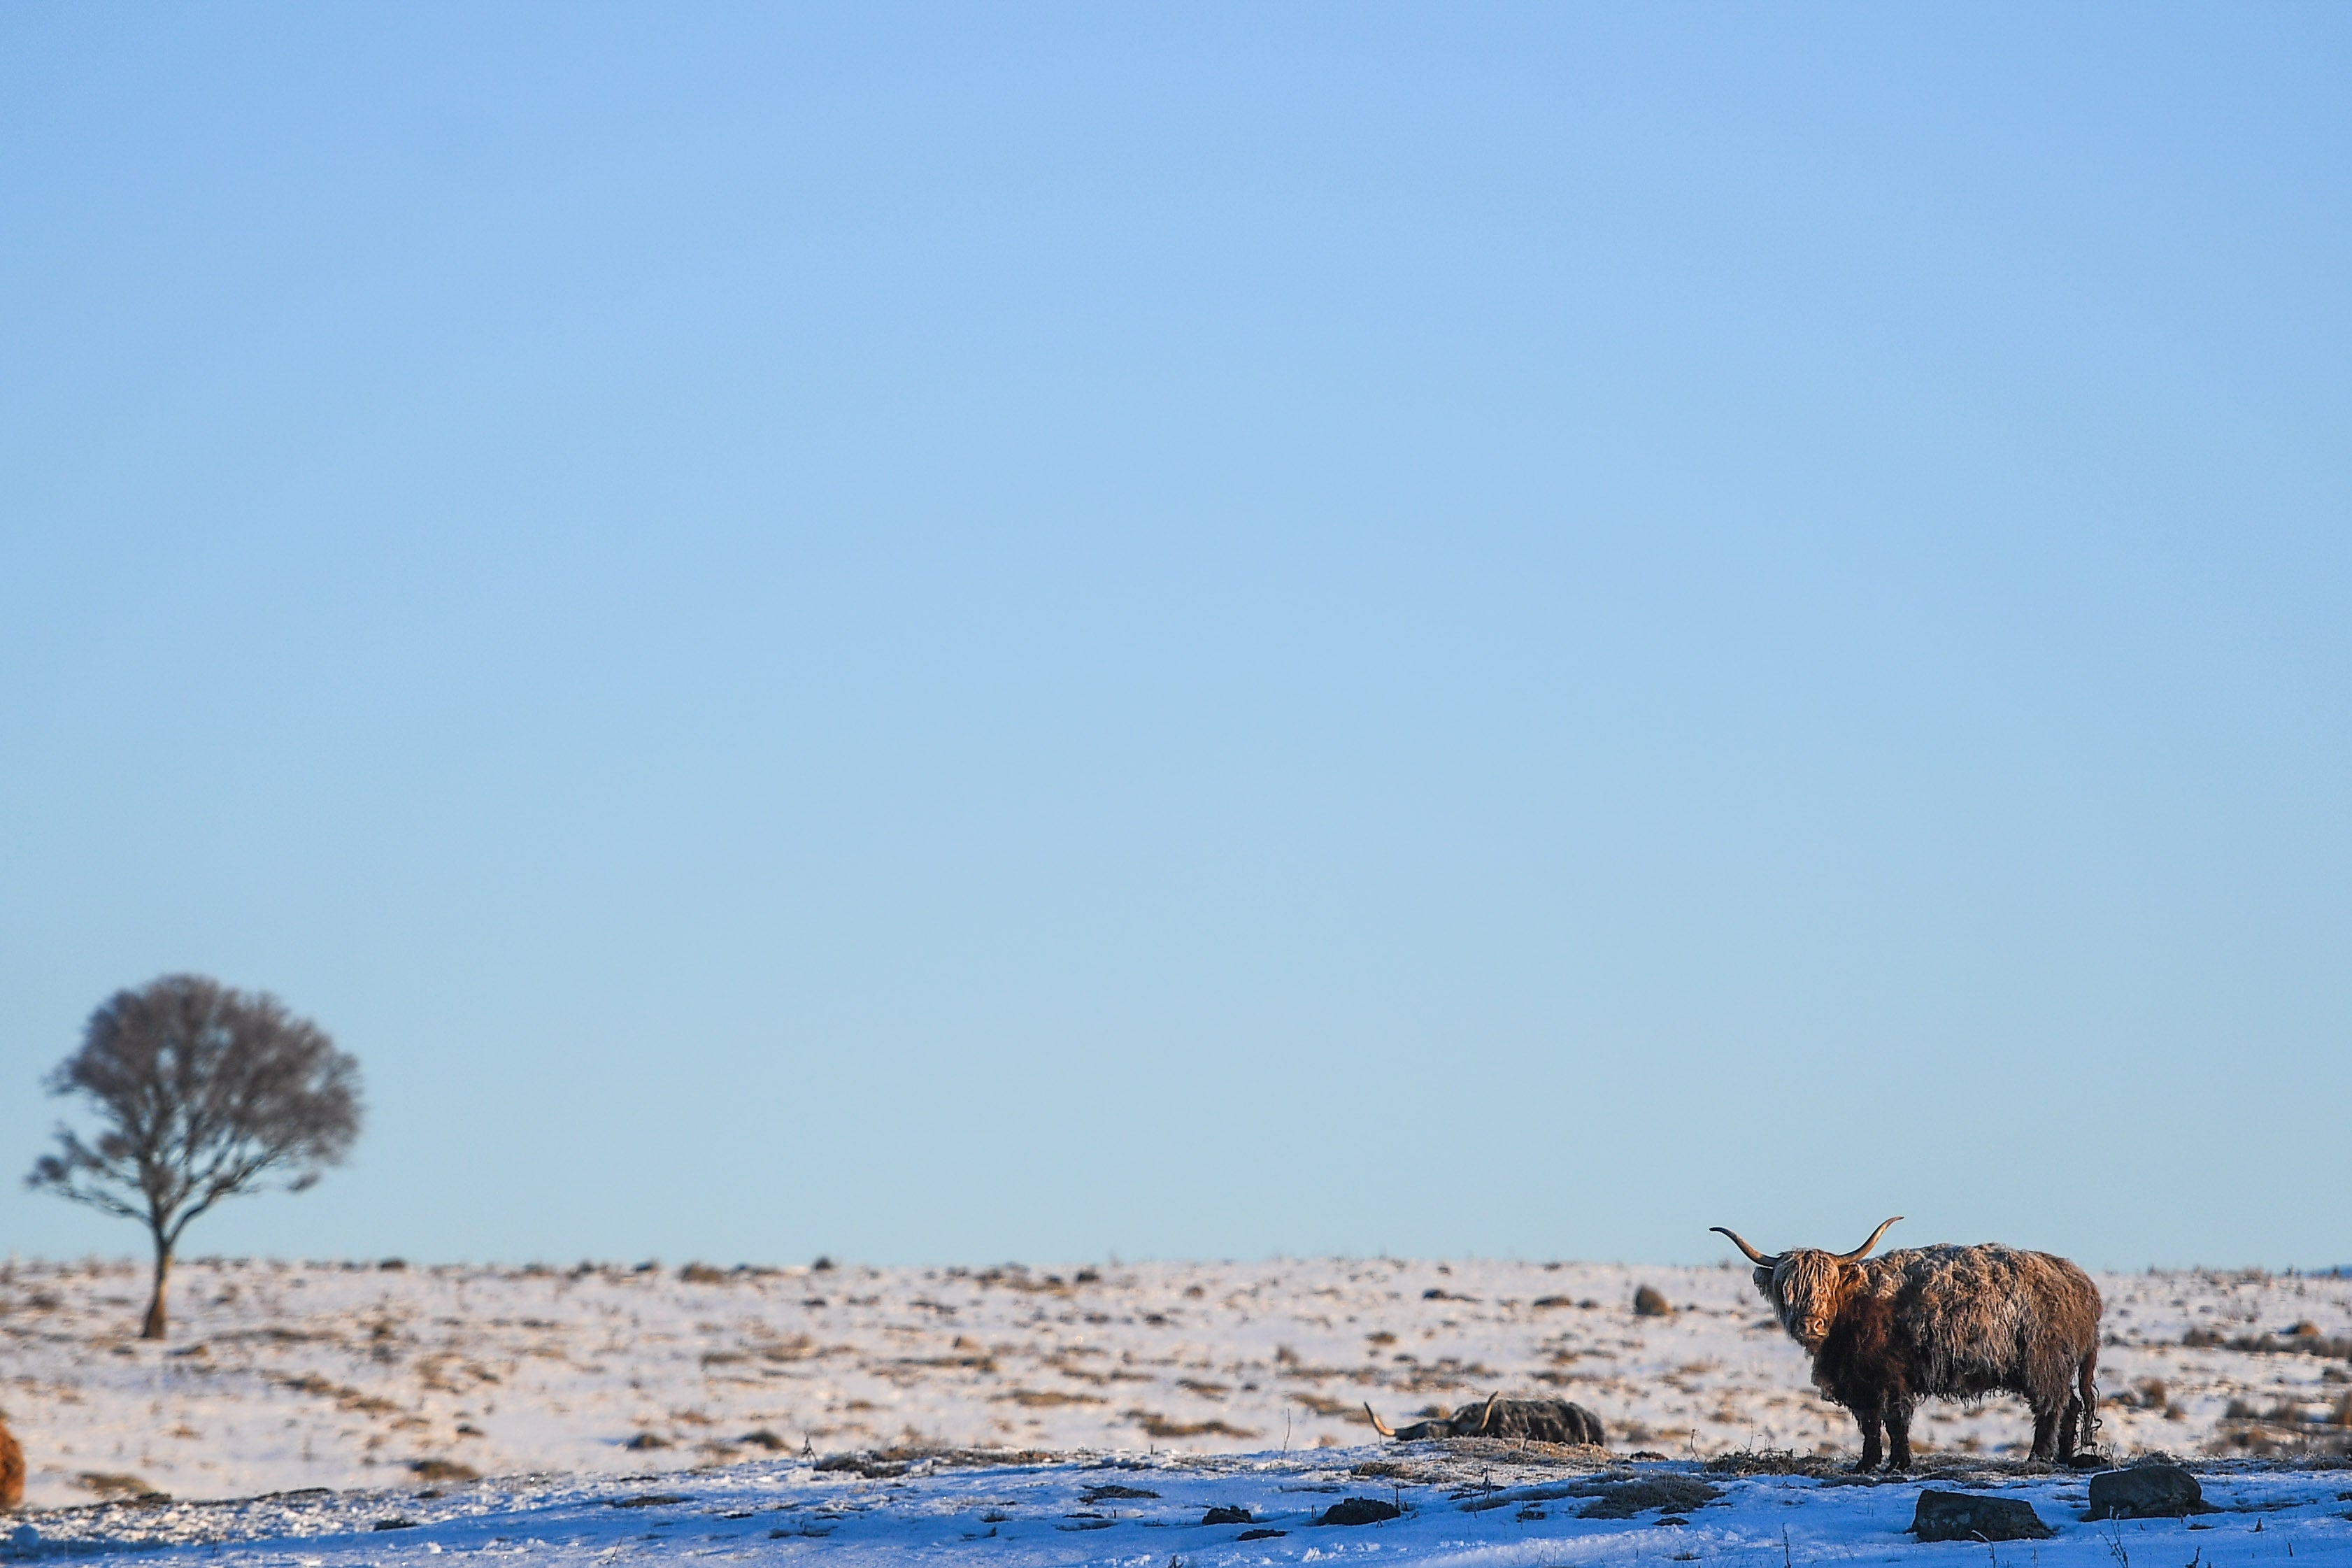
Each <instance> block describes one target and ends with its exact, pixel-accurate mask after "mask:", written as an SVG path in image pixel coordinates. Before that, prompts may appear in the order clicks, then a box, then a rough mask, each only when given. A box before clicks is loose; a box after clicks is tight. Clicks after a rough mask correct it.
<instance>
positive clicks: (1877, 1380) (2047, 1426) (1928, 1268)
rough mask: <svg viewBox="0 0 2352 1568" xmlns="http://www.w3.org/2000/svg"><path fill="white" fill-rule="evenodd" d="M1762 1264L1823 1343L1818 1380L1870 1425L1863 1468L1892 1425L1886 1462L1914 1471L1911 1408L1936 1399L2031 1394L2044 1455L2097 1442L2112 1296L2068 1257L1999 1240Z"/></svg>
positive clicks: (1762, 1276) (1803, 1251)
mask: <svg viewBox="0 0 2352 1568" xmlns="http://www.w3.org/2000/svg"><path fill="white" fill-rule="evenodd" d="M1880 1230H1881V1232H1882V1233H1884V1231H1885V1226H1881V1227H1880ZM1726 1234H1729V1233H1728V1232H1727V1233H1726ZM1733 1239H1734V1240H1738V1237H1734V1238H1733ZM1740 1245H1741V1247H1742V1250H1747V1247H1746V1244H1745V1243H1744V1242H1743V1243H1741V1244H1740ZM1864 1250H1867V1249H1866V1248H1865V1249H1864ZM1757 1264H1758V1266H1757V1268H1756V1289H1757V1290H1758V1292H1759V1294H1761V1295H1762V1296H1763V1298H1764V1299H1765V1300H1767V1301H1769V1302H1770V1303H1771V1304H1772V1311H1773V1315H1774V1316H1776V1317H1778V1318H1779V1319H1780V1324H1781V1326H1782V1327H1783V1328H1785V1329H1787V1330H1788V1331H1789V1335H1790V1338H1791V1339H1793V1340H1795V1341H1796V1342H1798V1343H1799V1344H1801V1345H1802V1346H1804V1347H1805V1349H1806V1350H1807V1351H1809V1352H1811V1354H1812V1358H1813V1382H1814V1384H1816V1385H1817V1386H1818V1387H1819V1388H1820V1389H1821V1391H1822V1393H1823V1394H1828V1395H1829V1396H1830V1398H1831V1399H1832V1400H1834V1401H1835V1402H1836V1403H1838V1404H1840V1405H1844V1406H1845V1407H1846V1408H1847V1409H1848V1410H1850V1411H1852V1412H1853V1419H1854V1424H1855V1425H1856V1426H1859V1427H1861V1428H1862V1463H1861V1464H1860V1465H1859V1466H1858V1467H1857V1468H1860V1469H1864V1470H1869V1469H1874V1468H1877V1465H1878V1462H1879V1428H1880V1426H1881V1425H1882V1424H1883V1425H1884V1426H1885V1431H1886V1458H1887V1462H1888V1463H1889V1464H1890V1465H1891V1466H1892V1467H1893V1468H1895V1469H1898V1470H1907V1469H1909V1468H1911V1415H1912V1412H1913V1411H1914V1410H1915V1409H1916V1407H1917V1405H1918V1403H1919V1401H1920V1400H1922V1399H1928V1398H1935V1399H1977V1398H1981V1397H1982V1396H1984V1395H1986V1394H2018V1395H2020V1396H2021V1397H2022V1398H2023V1399H2024V1401H2025V1403H2026V1404H2027V1405H2029V1406H2031V1407H2032V1411H2033V1457H2034V1458H2037V1459H2043V1460H2049V1459H2057V1460H2060V1461H2062V1462H2063V1461H2064V1460H2068V1459H2071V1458H2074V1452H2075V1448H2076V1446H2077V1444H2078V1442H2088V1441H2089V1440H2090V1437H2091V1434H2092V1432H2093V1430H2094V1428H2095V1426H2096V1425H2097V1412H2098V1397H2099V1396H2098V1390H2097V1389H2096V1388H2095V1387H2094V1386H2093V1384H2092V1376H2093V1373H2095V1371H2096V1370H2097V1367H2098V1362H2099V1317H2100V1314H2101V1313H2102V1312H2103V1311H2104V1310H2105V1305H2104V1303H2102V1302H2101V1301H2100V1300H2099V1289H2098V1287H2097V1286H2095V1285H2094V1284H2092V1283H2091V1279H2090V1276H2089V1275H2087V1274H2085V1273H2084V1272H2083V1271H2082V1270H2081V1269H2080V1268H2076V1267H2075V1266H2074V1264H2072V1263H2069V1262H2068V1261H2066V1259H2064V1258H2055V1257H2053V1256H2052V1255H2051V1254H2049V1253H2046V1252H2021V1251H2019V1250H2018V1249H2017V1248H2015V1247H2000V1246H1995V1245H1991V1244H1989V1243H1988V1244H1986V1245H1982V1246H1978V1247H1953V1246H1948V1245H1942V1246H1936V1247H1905V1248H1902V1249H1899V1250H1897V1251H1894V1252H1890V1253H1887V1254H1886V1255H1885V1257H1882V1258H1870V1259H1868V1260H1866V1261H1865V1260H1864V1259H1862V1258H1849V1257H1846V1256H1843V1255H1841V1254H1838V1253H1833V1252H1825V1251H1822V1250H1819V1249H1817V1248H1813V1247H1797V1248H1792V1249H1791V1250H1790V1251H1787V1252H1784V1253H1780V1254H1779V1255H1777V1256H1775V1257H1772V1258H1759V1259H1758V1260H1757Z"/></svg>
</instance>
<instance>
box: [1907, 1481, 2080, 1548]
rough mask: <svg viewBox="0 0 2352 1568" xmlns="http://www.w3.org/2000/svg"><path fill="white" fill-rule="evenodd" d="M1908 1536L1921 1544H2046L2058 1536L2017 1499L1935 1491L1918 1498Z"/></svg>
mask: <svg viewBox="0 0 2352 1568" xmlns="http://www.w3.org/2000/svg"><path fill="white" fill-rule="evenodd" d="M1911 1532H1912V1533H1913V1534H1914V1535H1916V1536H1917V1537H1918V1538H1919V1539H1920V1540H1922V1541H2047V1540H2048V1539H2050V1537H2052V1536H2053V1535H2055V1534H2057V1533H2058V1532H2057V1531H2054V1530H2053V1529H2051V1528H2050V1527H2049V1526H2048V1525H2046V1524H2044V1523H2042V1516H2041V1515H2040V1514H2038V1513H2035V1512H2034V1511H2033V1505H2032V1503H2030V1502H2025V1501H2022V1500H2019V1499H2017V1498H2006V1497H1984V1496H1981V1495H1979V1494H1978V1493H1975V1492H1936V1491H1927V1492H1921V1493H1920V1494H1919V1507H1918V1510H1917V1511H1916V1512H1915V1513H1914V1514H1913V1515H1912V1516H1911Z"/></svg>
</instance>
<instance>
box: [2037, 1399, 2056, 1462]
mask: <svg viewBox="0 0 2352 1568" xmlns="http://www.w3.org/2000/svg"><path fill="white" fill-rule="evenodd" d="M2061 1408H2063V1407H2053V1408H2051V1409H2048V1410H2036V1411H2035V1412H2034V1413H2033V1457H2034V1458H2037V1459H2039V1460H2041V1461H2042V1463H2043V1464H2045V1465H2046V1464H2048V1463H2050V1461H2051V1460H2053V1459H2054V1458H2057V1457H2058V1417H2059V1412H2060V1409H2061Z"/></svg>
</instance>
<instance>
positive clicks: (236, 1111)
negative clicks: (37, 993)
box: [25, 974, 360, 1340]
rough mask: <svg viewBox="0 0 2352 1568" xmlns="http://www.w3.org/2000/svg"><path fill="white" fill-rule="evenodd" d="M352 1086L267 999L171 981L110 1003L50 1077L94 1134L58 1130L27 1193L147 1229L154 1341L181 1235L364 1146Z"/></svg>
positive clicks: (298, 1187) (193, 979) (343, 1065)
mask: <svg viewBox="0 0 2352 1568" xmlns="http://www.w3.org/2000/svg"><path fill="white" fill-rule="evenodd" d="M359 1079H360V1065H359V1063H358V1062H357V1061H355V1060H353V1059H352V1058H350V1057H348V1056H345V1055H344V1054H343V1053H342V1052H341V1051H338V1050H337V1049H335V1043H334V1041H332V1040H331V1039H329V1038H328V1037H327V1035H326V1032H325V1031H324V1030H322V1029H320V1027H319V1026H317V1025H316V1024H313V1023H311V1022H310V1021H309V1020H308V1019H304V1018H297V1017H295V1016H292V1015H291V1014H289V1013H288V1012H287V1011H286V1008H285V1006H284V1005H282V1004H280V1003H279V1002H278V998H276V997H275V996H271V995H269V994H266V993H264V994H258V995H247V994H245V993H243V992H240V991H233V990H230V989H229V988H227V987H226V986H224V985H222V984H220V983H219V982H218V981H215V980H207V979H205V977H204V976H203V975H200V974H167V975H165V976H164V977H163V978H162V979H161V980H156V981H152V982H151V983H149V984H146V985H144V986H142V987H141V988H140V989H138V990H136V991H118V992H116V993H115V994H113V995H112V996H110V997H109V998H108V999H107V1000H106V1002H105V1003H104V1004H103V1005H100V1008H99V1009H98V1011H97V1012H95V1013H92V1014H91V1015H90V1016H89V1026H88V1027H87V1028H86V1029H85V1030H84V1031H83V1033H82V1043H81V1049H79V1051H76V1052H75V1053H74V1054H73V1055H72V1056H70V1057H68V1058H66V1059H65V1060H64V1061H62V1062H59V1063H58V1066H57V1068H56V1070H54V1071H53V1072H51V1073H50V1074H49V1077H48V1080H47V1089H48V1091H49V1092H50V1093H51V1094H55V1095H82V1096H86V1097H87V1098H88V1099H89V1101H90V1102H91V1108H92V1109H93V1110H95V1111H96V1112H97V1113H98V1115H99V1117H100V1121H101V1122H102V1123H103V1125H102V1126H101V1128H100V1131H99V1133H98V1135H97V1140H96V1142H94V1143H86V1142H83V1141H82V1140H81V1138H80V1137H79V1135H78V1134H77V1133H75V1132H74V1131H73V1130H72V1129H70V1128H68V1127H66V1126H64V1125H62V1124H60V1125H59V1126H58V1152H56V1153H54V1154H44V1155H42V1156H41V1158H40V1159H39V1160H38V1161H37V1162H36V1163H35V1164H34V1166H33V1173H32V1174H31V1175H29V1176H27V1177H26V1178H25V1184H26V1186H29V1187H33V1188H36V1189H38V1190H44V1191H47V1192H52V1193H55V1194H58V1196H60V1197H66V1198H71V1199H72V1200H73V1201H74V1202H76V1203H79V1204H88V1205H89V1206H90V1207H92V1208H95V1209H100V1210H103V1211H104V1212H105V1213H108V1214H112V1215H122V1216H123V1217H124V1218H126V1219H135V1220H137V1221H139V1222H140V1223H141V1224H142V1225H144V1226H146V1227H147V1230H148V1234H149V1236H150V1237H152V1239H153V1241H154V1244H155V1294H154V1298H153V1300H152V1301H151V1302H150V1303H149V1304H148V1308H147V1322H146V1326H145V1327H143V1328H142V1329H141V1330H140V1331H139V1332H140V1337H141V1338H142V1339H150V1340H160V1339H162V1338H163V1331H164V1311H163V1293H164V1289H165V1287H166V1286H168V1285H169V1284H170V1282H171V1277H172V1254H173V1249H174V1248H175V1247H178V1246H179V1243H180V1233H181V1232H182V1231H184V1230H186V1229H187V1228H188V1222H189V1221H190V1220H192V1219H194V1218H195V1217H196V1216H197V1215H200V1214H203V1213H204V1212H205V1210H206V1209H209V1208H211V1207H212V1206H213V1205H215V1204H216V1203H219V1202H220V1201H221V1200H222V1199H224V1198H229V1197H235V1196H236V1195H237V1194H241V1193H252V1192H259V1191H262V1190H264V1189H265V1188H266V1187H267V1186H268V1185H271V1184H273V1178H283V1184H284V1186H285V1188H286V1190H287V1191H289V1192H297V1193H299V1192H300V1191H302V1190H303V1189H304V1188H306V1187H309V1186H310V1185H311V1184H313V1183H315V1182H317V1181H318V1179H319V1177H320V1174H321V1173H322V1172H323V1171H324V1170H325V1168H326V1167H327V1166H329V1165H334V1164H339V1163H341V1161H342V1158H343V1156H344V1155H345V1154H346V1153H348V1152H350V1150H351V1146H352V1140H354V1139H356V1138H357V1137H358V1136H359V1131H360V1099H359Z"/></svg>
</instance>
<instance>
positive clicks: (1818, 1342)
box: [1712, 1215, 1903, 1351]
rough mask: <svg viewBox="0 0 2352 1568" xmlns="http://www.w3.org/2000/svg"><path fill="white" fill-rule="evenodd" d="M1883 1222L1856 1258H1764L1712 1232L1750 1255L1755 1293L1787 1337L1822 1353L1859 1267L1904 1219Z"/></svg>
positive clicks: (1807, 1250)
mask: <svg viewBox="0 0 2352 1568" xmlns="http://www.w3.org/2000/svg"><path fill="white" fill-rule="evenodd" d="M1902 1217H1903V1216H1902V1215H1895V1219H1890V1220H1885V1221H1882V1222H1881V1223H1880V1225H1879V1226H1878V1228H1877V1229H1876V1230H1874V1231H1872V1232H1871V1233H1870V1239H1869V1240H1868V1241H1865V1242H1864V1243H1863V1244H1862V1245H1861V1246H1860V1247H1855V1248H1854V1249H1853V1251H1852V1252H1824V1251H1822V1249H1821V1248H1820V1247H1790V1249H1789V1250H1788V1251H1786V1252H1775V1253H1770V1254H1766V1253H1761V1252H1759V1251H1757V1250H1756V1249H1755V1248H1754V1247H1750V1246H1748V1242H1747V1240H1746V1239H1745V1238H1744V1237H1741V1236H1740V1234H1739V1233H1738V1231H1736V1230H1727V1229H1725V1228H1724V1227H1723V1226H1719V1225H1718V1226H1714V1227H1712V1228H1713V1229H1714V1230H1715V1231H1716V1233H1717V1234H1718V1235H1721V1236H1727V1237H1730V1238H1731V1245H1732V1246H1734V1247H1738V1248H1739V1250H1740V1251H1742V1252H1744V1253H1746V1254H1747V1255H1748V1262H1750V1263H1753V1264H1754V1265H1756V1291H1757V1294H1759V1295H1760V1296H1762V1297H1763V1298H1764V1299H1765V1300H1767V1301H1769V1302H1771V1303H1772V1315H1773V1316H1774V1317H1776V1318H1779V1319H1780V1326H1781V1327H1782V1328H1784V1329H1786V1330H1788V1331H1789V1337H1790V1338H1791V1339H1793V1340H1795V1341H1796V1342H1798V1343H1799V1344H1801V1345H1802V1346H1804V1347H1805V1348H1806V1349H1807V1350H1809V1351H1817V1350H1819V1349H1821V1348H1822V1341H1823V1340H1825V1339H1827V1338H1829V1333H1830V1324H1831V1322H1832V1321H1834V1320H1835V1319H1836V1317H1837V1315H1838V1311H1839V1310H1840V1309H1841V1308H1843V1306H1844V1305H1845V1304H1846V1302H1847V1300H1850V1299H1851V1298H1852V1297H1853V1293H1854V1291H1855V1290H1857V1289H1860V1288H1861V1285H1862V1270H1861V1269H1860V1268H1858V1267H1857V1265H1859V1264H1860V1263H1861V1262H1862V1260H1863V1259H1864V1258H1867V1257H1868V1256H1870V1249H1871V1248H1872V1247H1876V1246H1877V1245H1878V1238H1879V1237H1882V1236H1885V1234H1886V1227H1887V1226H1890V1225H1893V1224H1894V1223H1895V1220H1897V1219H1901V1218H1902Z"/></svg>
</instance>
